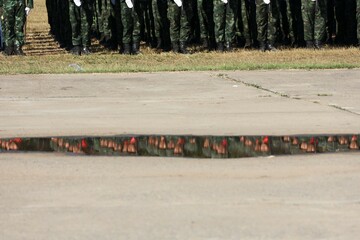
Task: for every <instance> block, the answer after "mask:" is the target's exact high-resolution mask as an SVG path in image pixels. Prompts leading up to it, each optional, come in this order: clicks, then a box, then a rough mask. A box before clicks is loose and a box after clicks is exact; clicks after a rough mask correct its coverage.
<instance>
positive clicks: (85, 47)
mask: <svg viewBox="0 0 360 240" xmlns="http://www.w3.org/2000/svg"><path fill="white" fill-rule="evenodd" d="M92 7H93V6H91V5H90V4H88V3H83V5H82V8H81V43H82V49H81V55H88V54H90V51H89V47H90V45H91V40H90V28H91V25H92V21H93V8H92Z"/></svg>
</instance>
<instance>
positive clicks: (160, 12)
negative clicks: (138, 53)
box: [152, 0, 170, 50]
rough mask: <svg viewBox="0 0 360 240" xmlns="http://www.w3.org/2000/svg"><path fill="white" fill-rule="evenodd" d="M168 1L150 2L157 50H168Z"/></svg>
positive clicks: (154, 0)
mask: <svg viewBox="0 0 360 240" xmlns="http://www.w3.org/2000/svg"><path fill="white" fill-rule="evenodd" d="M167 11H168V0H152V12H153V16H154V32H155V36H154V37H155V38H156V41H157V46H156V48H157V49H161V48H163V49H165V50H167V49H168V48H169V45H170V44H169V42H170V33H169V24H170V23H169V19H168V18H167Z"/></svg>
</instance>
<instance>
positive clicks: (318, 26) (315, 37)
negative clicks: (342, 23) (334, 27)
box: [301, 0, 327, 49]
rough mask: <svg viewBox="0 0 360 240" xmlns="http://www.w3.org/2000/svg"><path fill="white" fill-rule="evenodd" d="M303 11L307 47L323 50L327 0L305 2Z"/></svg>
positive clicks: (304, 0) (303, 2)
mask: <svg viewBox="0 0 360 240" xmlns="http://www.w3.org/2000/svg"><path fill="white" fill-rule="evenodd" d="M301 9H302V16H303V20H304V38H305V41H306V47H307V48H315V49H321V48H322V42H323V40H324V39H325V37H326V14H327V13H326V10H327V8H326V0H303V1H302V6H301Z"/></svg>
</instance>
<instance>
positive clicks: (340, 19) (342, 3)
mask: <svg viewBox="0 0 360 240" xmlns="http://www.w3.org/2000/svg"><path fill="white" fill-rule="evenodd" d="M335 14H336V20H337V24H338V27H337V29H338V31H337V33H336V42H337V43H340V44H346V45H351V44H354V43H355V42H356V20H355V19H356V0H336V1H335Z"/></svg>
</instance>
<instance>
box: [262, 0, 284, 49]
mask: <svg viewBox="0 0 360 240" xmlns="http://www.w3.org/2000/svg"><path fill="white" fill-rule="evenodd" d="M256 22H257V28H258V41H259V42H266V41H268V42H270V43H271V44H274V43H275V41H276V39H277V26H279V5H278V1H277V0H271V3H270V4H265V3H264V1H263V0H256Z"/></svg>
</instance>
